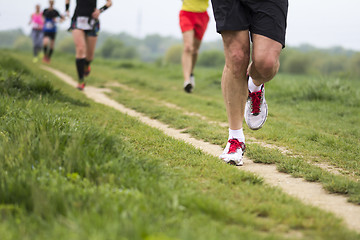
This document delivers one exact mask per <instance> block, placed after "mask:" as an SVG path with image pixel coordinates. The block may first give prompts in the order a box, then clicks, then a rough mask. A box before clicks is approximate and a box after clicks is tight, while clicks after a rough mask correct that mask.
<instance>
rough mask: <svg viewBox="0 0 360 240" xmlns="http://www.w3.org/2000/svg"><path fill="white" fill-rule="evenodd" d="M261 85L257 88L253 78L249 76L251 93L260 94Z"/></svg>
mask: <svg viewBox="0 0 360 240" xmlns="http://www.w3.org/2000/svg"><path fill="white" fill-rule="evenodd" d="M261 85H262V84H261ZM261 85H260V86H256V85H255V84H254V82H253V79H252V77H250V76H249V81H248V88H249V90H250V92H258V91H260V90H261Z"/></svg>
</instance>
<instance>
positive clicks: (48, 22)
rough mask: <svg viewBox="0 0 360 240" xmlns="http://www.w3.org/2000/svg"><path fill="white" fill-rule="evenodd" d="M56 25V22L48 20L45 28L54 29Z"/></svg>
mask: <svg viewBox="0 0 360 240" xmlns="http://www.w3.org/2000/svg"><path fill="white" fill-rule="evenodd" d="M54 27H55V25H54V23H53V22H51V21H47V22H46V23H45V29H53V28H54Z"/></svg>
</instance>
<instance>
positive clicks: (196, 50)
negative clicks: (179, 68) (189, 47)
mask: <svg viewBox="0 0 360 240" xmlns="http://www.w3.org/2000/svg"><path fill="white" fill-rule="evenodd" d="M200 45H201V40H200V39H197V38H196V37H195V38H194V44H193V53H192V62H191V64H192V66H191V73H193V72H194V68H195V65H196V62H197V58H198V55H199V48H200Z"/></svg>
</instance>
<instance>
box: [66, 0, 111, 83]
mask: <svg viewBox="0 0 360 240" xmlns="http://www.w3.org/2000/svg"><path fill="white" fill-rule="evenodd" d="M96 5H97V0H77V1H76V8H75V12H74V15H73V17H72V19H71V25H70V28H69V31H71V32H72V35H73V39H74V43H75V48H76V69H77V72H78V77H79V84H78V86H77V88H78V89H79V90H83V89H84V88H85V81H84V77H85V76H88V75H89V74H90V71H91V68H90V63H91V61H92V60H93V59H94V53H95V46H96V41H97V36H98V32H99V30H100V22H99V16H100V13H102V12H104V11H105V10H106V9H108V8H109V7H110V6H111V5H112V1H111V0H106V4H105V5H104V6H102V7H101V8H100V9H97V8H96ZM69 7H70V0H66V5H65V9H66V12H67V14H68V15H69Z"/></svg>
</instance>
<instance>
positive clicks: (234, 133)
mask: <svg viewBox="0 0 360 240" xmlns="http://www.w3.org/2000/svg"><path fill="white" fill-rule="evenodd" d="M233 138H236V139H237V140H239V141H240V142H243V143H245V136H244V131H243V129H242V128H241V129H238V130H232V129H230V128H229V139H233Z"/></svg>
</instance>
